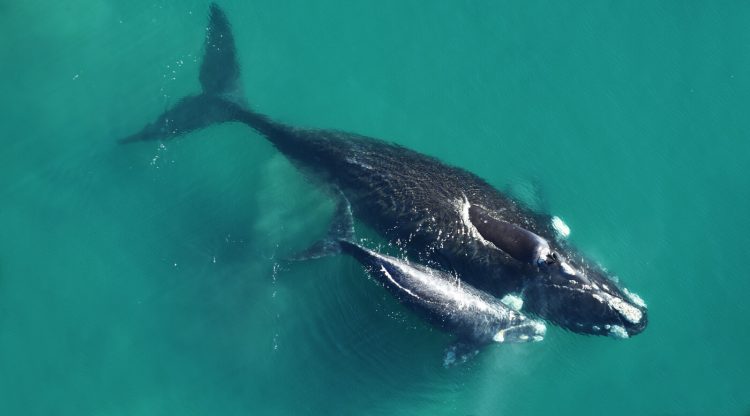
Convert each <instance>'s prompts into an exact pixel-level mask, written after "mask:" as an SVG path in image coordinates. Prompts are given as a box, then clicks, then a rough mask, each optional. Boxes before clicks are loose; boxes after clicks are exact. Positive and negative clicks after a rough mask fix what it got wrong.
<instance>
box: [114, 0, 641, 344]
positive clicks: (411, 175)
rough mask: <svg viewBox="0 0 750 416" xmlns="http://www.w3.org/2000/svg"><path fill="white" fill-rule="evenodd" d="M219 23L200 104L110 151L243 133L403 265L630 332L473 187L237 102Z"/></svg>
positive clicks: (228, 45)
mask: <svg viewBox="0 0 750 416" xmlns="http://www.w3.org/2000/svg"><path fill="white" fill-rule="evenodd" d="M239 73H240V71H239V65H238V62H237V59H236V50H235V45H234V39H233V37H232V33H231V28H230V25H229V22H228V20H227V18H226V16H225V15H224V13H223V12H222V11H221V9H220V8H219V7H218V6H216V5H215V4H213V5H211V8H210V18H209V26H208V28H207V32H206V42H205V56H204V61H203V63H202V66H201V71H200V81H201V85H202V89H203V91H202V93H200V94H198V95H193V96H188V97H185V98H183V99H182V100H180V101H179V102H178V103H177V104H176V105H175V106H174V107H172V108H170V109H169V110H167V111H166V112H165V113H164V114H162V115H161V116H160V117H159V118H158V119H157V120H156V121H155V122H153V123H151V124H149V125H147V126H146V127H144V128H143V129H142V130H141V131H140V132H138V133H136V134H134V135H132V136H129V137H126V138H124V139H122V140H121V141H122V142H136V141H143V140H169V139H172V138H175V137H177V136H180V135H183V134H186V133H189V132H190V131H193V130H196V129H200V128H205V127H208V126H209V125H211V124H215V123H221V122H227V121H234V122H241V123H244V124H246V125H248V126H250V127H251V128H253V129H254V130H255V131H257V132H258V133H260V134H261V135H262V136H264V137H265V138H266V139H268V140H269V141H270V142H271V143H272V144H273V145H274V146H275V147H276V148H277V149H278V150H279V151H281V152H282V153H283V154H284V155H285V156H286V157H287V158H289V159H290V160H291V161H292V162H293V163H294V164H295V165H296V166H297V167H299V168H300V169H302V170H303V171H304V172H305V173H308V174H310V175H312V176H314V177H315V178H317V179H318V181H319V182H320V183H321V184H324V185H325V186H327V187H329V189H335V190H336V191H337V192H339V191H340V192H341V193H343V195H344V196H345V198H346V199H347V200H348V201H350V203H351V207H352V209H353V213H354V216H355V217H356V218H358V219H359V220H360V221H362V222H363V223H365V224H367V225H368V226H370V227H371V228H372V229H374V230H376V231H377V232H378V233H380V234H381V235H382V236H383V237H385V238H386V239H388V240H389V241H391V242H394V243H397V244H399V245H400V246H401V248H402V249H404V250H405V252H406V253H407V254H408V256H410V257H411V258H413V259H416V260H417V261H420V262H423V263H425V264H429V265H430V266H432V267H438V268H441V269H443V270H446V271H450V272H454V273H456V274H457V275H458V276H460V279H461V280H463V281H465V282H468V283H469V284H471V285H473V286H474V287H476V288H477V289H480V290H483V291H485V292H488V293H490V294H492V295H494V296H497V297H502V296H505V295H507V294H515V295H517V296H519V297H520V298H521V299H523V301H524V303H523V310H524V312H528V313H531V314H534V315H536V316H539V317H542V318H544V319H546V320H547V321H549V322H552V323H554V324H556V325H559V326H561V327H563V328H565V329H567V330H570V331H573V332H577V333H584V334H592V335H610V336H614V337H618V338H627V337H629V336H632V335H635V334H638V333H640V332H642V331H643V330H644V329H645V328H646V326H647V322H648V318H647V310H646V305H645V304H644V303H643V301H642V300H641V299H640V298H639V297H638V296H637V295H634V294H632V293H630V292H628V291H627V290H626V289H623V288H621V287H620V286H619V285H618V284H616V283H615V282H614V281H613V280H612V279H611V278H610V277H609V276H608V275H607V273H606V272H605V271H604V270H603V269H602V268H601V267H599V266H598V265H596V264H595V263H593V262H591V261H590V260H588V259H586V257H585V256H583V255H582V254H581V253H579V252H578V251H577V250H576V249H575V248H574V247H572V246H571V245H570V244H568V243H567V242H566V241H565V239H563V238H559V235H558V233H557V231H556V228H555V226H553V217H552V216H550V215H548V214H543V213H538V212H534V211H532V210H530V209H528V208H527V207H525V206H524V205H523V204H521V203H519V202H517V201H515V200H514V199H512V198H511V197H509V196H507V195H505V194H503V193H501V192H499V191H498V190H496V189H495V188H494V187H492V186H491V185H489V184H488V183H487V182H486V181H484V180H483V179H481V178H479V177H478V176H476V175H474V174H472V173H470V172H468V171H466V170H464V169H461V168H457V167H453V166H449V165H446V164H444V163H442V162H441V161H439V160H438V159H436V158H434V157H430V156H427V155H424V154H421V153H418V152H415V151H413V150H410V149H407V148H404V147H402V146H399V145H397V144H393V143H389V142H385V141H382V140H378V139H374V138H369V137H365V136H361V135H358V134H353V133H347V132H342V131H336V130H321V129H302V128H297V127H293V126H290V125H287V124H284V123H281V122H278V121H275V120H272V119H271V118H269V117H267V116H265V115H262V114H259V113H257V112H254V111H252V110H251V109H250V107H249V106H248V105H247V104H246V103H245V99H244V96H243V93H242V89H241V85H240V82H239Z"/></svg>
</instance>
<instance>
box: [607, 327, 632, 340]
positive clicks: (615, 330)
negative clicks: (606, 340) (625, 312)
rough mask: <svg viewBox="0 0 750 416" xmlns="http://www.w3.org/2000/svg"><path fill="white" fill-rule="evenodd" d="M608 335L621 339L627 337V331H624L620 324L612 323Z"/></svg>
mask: <svg viewBox="0 0 750 416" xmlns="http://www.w3.org/2000/svg"><path fill="white" fill-rule="evenodd" d="M609 335H611V336H613V337H615V338H621V339H626V338H629V336H628V331H626V330H625V328H623V327H621V326H620V325H612V326H611V327H610V328H609Z"/></svg>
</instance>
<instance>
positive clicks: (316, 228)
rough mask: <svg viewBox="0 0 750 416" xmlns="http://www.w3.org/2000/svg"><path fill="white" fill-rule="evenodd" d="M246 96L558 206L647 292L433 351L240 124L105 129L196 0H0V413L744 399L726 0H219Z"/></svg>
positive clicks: (113, 124)
mask: <svg viewBox="0 0 750 416" xmlns="http://www.w3.org/2000/svg"><path fill="white" fill-rule="evenodd" d="M221 5H222V6H223V7H224V9H225V10H226V13H227V15H228V17H229V19H230V20H231V21H232V22H233V24H234V32H235V36H236V41H237V46H238V51H239V59H240V61H241V65H242V70H243V72H242V82H243V84H244V86H245V90H246V92H247V95H248V97H249V101H250V102H251V104H252V105H253V107H254V108H255V109H257V110H259V111H261V112H263V113H266V114H269V115H271V116H273V117H275V118H277V119H279V120H282V121H285V122H288V123H290V124H294V125H300V126H310V127H326V128H336V129H342V130H349V131H354V132H358V133H361V134H366V135H370V136H374V137H379V138H383V139H388V140H392V141H395V142H397V143H399V144H402V145H404V146H407V147H410V148H413V149H415V150H418V151H421V152H424V153H427V154H429V155H433V156H437V157H439V158H441V159H442V160H444V161H445V162H447V163H450V164H453V165H458V166H461V167H464V168H466V169H468V170H470V171H472V172H474V173H476V174H478V175H480V176H482V177H483V178H485V179H487V180H488V181H489V182H490V183H492V184H493V185H495V186H496V187H497V188H499V189H502V190H510V191H511V192H514V193H515V194H516V195H518V196H519V197H520V198H522V199H525V200H527V201H536V202H538V204H539V205H540V207H543V208H544V209H545V210H548V211H549V212H551V213H553V214H555V215H559V216H560V217H562V218H563V219H564V220H565V221H566V222H567V223H568V225H570V227H571V229H572V233H571V237H570V238H571V239H572V240H573V242H574V243H575V244H576V245H577V246H578V247H580V248H581V249H582V250H583V251H585V252H586V253H588V254H589V255H590V256H591V257H592V258H594V259H596V261H598V262H600V263H601V264H603V265H605V266H606V267H607V268H608V269H609V270H610V271H612V272H613V273H614V274H616V275H617V276H619V278H620V279H621V282H623V284H624V285H625V286H627V287H628V288H630V289H631V290H633V291H635V292H637V293H638V294H640V295H641V297H643V298H644V299H645V301H646V302H647V303H648V305H649V327H648V328H647V329H646V331H645V332H644V333H642V334H640V335H638V336H635V337H633V338H632V339H628V340H614V339H609V338H598V337H587V336H581V335H576V334H572V333H570V332H566V331H564V330H562V329H560V328H557V327H554V326H551V325H550V326H549V329H548V333H547V337H546V339H545V340H544V341H543V342H541V343H534V344H523V345H495V346H491V347H489V348H487V349H485V350H484V351H483V352H482V353H481V354H480V355H479V356H477V357H476V358H475V359H473V360H472V361H471V362H469V363H468V364H466V365H462V366H456V367H450V368H445V367H443V365H442V364H443V361H442V357H443V352H444V350H445V347H446V346H447V345H448V344H449V343H450V341H451V340H450V337H449V336H448V335H446V334H443V333H441V332H438V331H436V330H432V329H431V328H430V327H429V326H428V325H426V324H425V323H424V322H422V321H421V320H419V319H418V318H416V317H414V316H413V315H411V314H409V313H408V312H406V311H405V310H404V309H403V308H402V307H401V306H400V305H399V304H398V303H396V302H395V301H394V300H393V299H392V298H391V297H390V296H389V295H388V294H387V293H386V292H385V291H384V290H383V289H382V288H381V287H379V286H377V285H376V284H374V283H373V282H372V281H371V280H368V279H367V278H366V276H365V274H364V273H363V272H362V270H361V268H360V266H359V265H358V264H356V263H355V262H353V261H352V260H350V259H347V258H329V259H323V260H318V261H311V262H305V263H298V264H291V265H290V264H286V263H283V262H280V261H279V259H280V258H283V257H284V256H285V255H288V254H290V253H293V252H294V250H296V249H300V248H302V247H304V246H306V245H307V244H308V243H310V242H312V241H314V240H315V239H316V238H317V237H319V236H320V235H321V234H322V233H323V232H324V229H325V227H326V223H327V221H328V220H329V217H330V214H331V212H332V203H331V202H330V201H329V200H328V199H327V197H326V196H325V195H324V194H323V193H321V192H320V191H319V190H318V189H316V188H315V187H314V186H313V185H312V184H310V183H309V182H308V181H307V180H306V179H305V177H304V176H303V175H302V174H301V173H300V172H298V171H297V170H295V168H294V167H293V166H292V165H291V164H290V163H289V162H287V161H286V160H285V159H284V158H283V156H281V155H280V154H278V153H277V152H276V151H275V150H274V149H273V148H272V147H271V145H270V144H268V143H267V142H266V141H265V140H263V139H262V138H261V137H260V136H259V135H257V134H256V133H254V132H251V131H250V130H249V129H248V128H247V127H244V126H242V125H236V124H227V125H218V126H213V127H211V128H208V129H205V130H201V131H198V132H195V133H191V134H189V135H187V136H186V137H184V138H182V139H181V140H178V141H170V142H167V143H163V144H159V143H156V142H149V143H139V144H133V145H128V146H122V145H117V144H116V143H115V142H116V139H117V138H119V137H123V136H125V135H127V134H130V133H132V132H134V131H136V130H137V129H139V128H140V127H141V126H143V125H144V124H145V123H146V122H150V121H152V120H153V119H154V118H155V116H156V115H157V114H159V113H160V112H161V111H163V109H164V108H166V107H167V106H169V105H170V104H174V103H175V101H176V100H178V99H179V98H180V97H182V96H184V95H186V94H188V93H192V92H196V91H198V90H199V84H198V80H197V74H198V69H199V62H200V55H201V48H202V42H203V37H204V29H205V24H206V11H207V8H208V3H207V2H205V1H196V0H189V1H166V0H165V1H153V0H152V1H140V0H139V1H129V2H125V1H111V0H109V1H104V0H71V1H65V2H50V1H40V0H24V1H20V0H0V93H1V94H0V144H1V145H2V146H1V147H0V202H1V203H0V415H283V414H290V415H291V414H300V415H329V414H340V415H350V414H364V415H501V414H521V415H523V414H574V415H599V414H610V415H747V414H748V412H750V394H749V393H748V385H749V384H748V382H750V355H749V354H748V351H750V327H749V325H748V322H749V321H748V314H749V313H750V307H749V306H748V302H747V299H748V293H750V278H749V277H748V272H747V270H748V268H747V261H748V257H746V256H747V255H748V237H747V236H748V230H750V219H748V218H749V217H748V213H750V191H749V190H750V174H748V172H747V168H748V162H750V160H749V159H750V144H749V140H748V132H749V131H750V117H749V116H748V108H749V106H748V104H749V103H750V30H748V23H750V4H748V3H747V2H732V1H725V2H724V1H722V2H697V1H673V2H652V1H627V2H602V1H584V2H576V3H571V4H563V3H561V2H536V1H517V2H510V1H473V2H459V1H444V0H437V1H425V0H421V1H417V0H398V1H396V0H386V1H360V0H355V1H330V0H316V1H271V0H252V1H239V0H234V1H229V0H226V1H223V2H221Z"/></svg>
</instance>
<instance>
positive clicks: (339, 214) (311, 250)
mask: <svg viewBox="0 0 750 416" xmlns="http://www.w3.org/2000/svg"><path fill="white" fill-rule="evenodd" d="M353 239H354V217H353V215H352V206H351V204H350V203H349V200H348V199H346V197H345V196H344V195H343V194H342V193H341V192H339V196H338V199H337V201H336V209H335V210H334V212H333V218H332V219H331V224H330V226H329V227H328V231H327V232H326V235H325V237H323V239H321V240H318V241H316V242H315V243H313V244H312V245H311V246H310V247H308V248H306V249H304V250H302V251H301V252H299V253H297V254H295V255H293V256H291V257H289V258H288V260H292V261H301V260H310V259H318V258H321V257H327V256H332V255H335V254H339V253H341V245H340V241H342V240H343V241H351V240H353Z"/></svg>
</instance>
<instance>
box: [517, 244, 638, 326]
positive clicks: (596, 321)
mask: <svg viewBox="0 0 750 416" xmlns="http://www.w3.org/2000/svg"><path fill="white" fill-rule="evenodd" d="M539 270H540V273H539V274H538V275H536V276H533V277H530V278H529V279H528V281H527V282H526V284H525V286H524V289H523V299H524V309H525V310H528V311H531V312H533V313H535V314H537V315H539V316H542V317H544V318H545V319H547V320H548V321H550V322H553V323H555V324H557V325H559V326H562V327H563V328H565V329H568V330H570V331H572V332H577V333H583V334H590V335H608V336H612V337H615V338H628V337H631V336H633V335H636V334H639V333H641V332H643V330H644V329H646V326H647V324H648V316H647V310H646V304H645V303H644V302H643V300H642V299H641V298H640V297H639V296H638V295H636V294H634V293H631V292H629V291H628V290H627V289H623V288H620V287H619V286H618V285H617V284H616V283H615V281H614V279H612V278H611V277H609V276H607V274H606V272H605V271H604V270H603V269H601V268H600V267H598V266H593V265H589V264H584V263H582V264H575V263H573V262H571V261H570V260H567V259H566V258H564V257H562V256H561V255H559V254H557V253H556V252H552V255H551V258H550V260H549V262H548V263H545V264H544V265H542V266H540V267H539Z"/></svg>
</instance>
